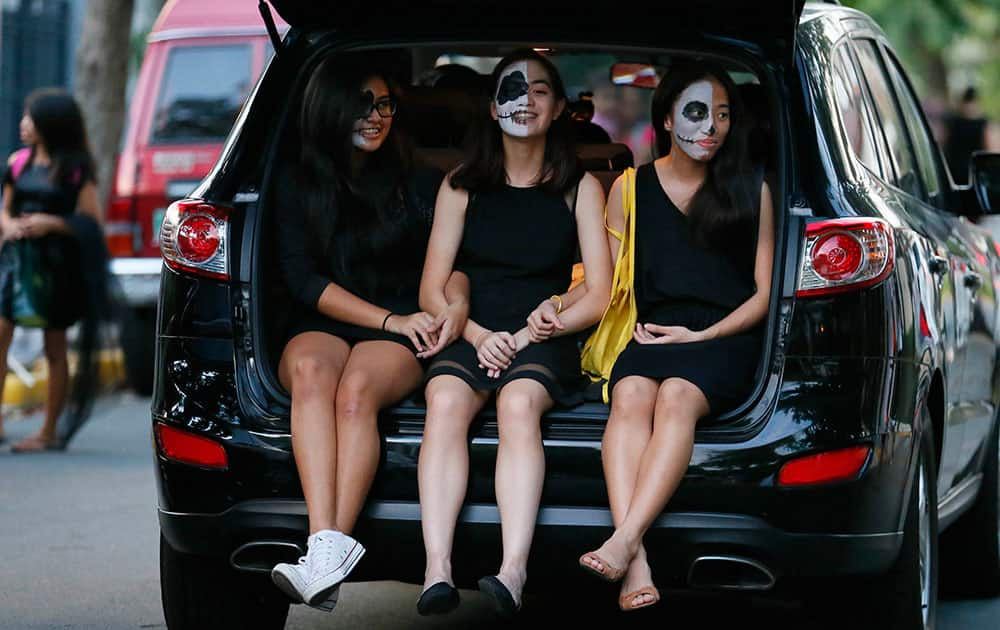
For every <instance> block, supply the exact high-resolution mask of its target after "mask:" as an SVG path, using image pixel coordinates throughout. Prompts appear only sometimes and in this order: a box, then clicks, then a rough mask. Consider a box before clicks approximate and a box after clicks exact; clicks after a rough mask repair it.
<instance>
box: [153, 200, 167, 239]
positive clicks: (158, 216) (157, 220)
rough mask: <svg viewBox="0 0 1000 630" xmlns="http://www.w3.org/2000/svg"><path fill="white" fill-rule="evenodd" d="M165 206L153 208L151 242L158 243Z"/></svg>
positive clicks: (165, 210)
mask: <svg viewBox="0 0 1000 630" xmlns="http://www.w3.org/2000/svg"><path fill="white" fill-rule="evenodd" d="M166 212H167V209H166V208H157V209H156V210H153V244H154V245H158V244H159V243H160V226H161V225H163V215H164V214H166Z"/></svg>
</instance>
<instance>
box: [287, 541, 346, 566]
mask: <svg viewBox="0 0 1000 630" xmlns="http://www.w3.org/2000/svg"><path fill="white" fill-rule="evenodd" d="M339 542H340V541H338V540H336V539H335V538H331V537H317V538H316V539H315V540H314V541H313V544H312V545H310V546H309V551H308V552H307V553H306V557H303V558H300V559H299V563H300V564H309V565H310V566H311V567H312V568H314V569H318V568H320V567H328V566H329V565H330V564H331V563H334V562H336V563H339V562H343V560H344V558H345V557H346V556H347V553H348V549H347V548H346V546H345V545H342V544H338V543H339Z"/></svg>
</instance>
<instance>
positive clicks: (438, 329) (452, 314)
mask: <svg viewBox="0 0 1000 630" xmlns="http://www.w3.org/2000/svg"><path fill="white" fill-rule="evenodd" d="M468 315H469V307H468V304H466V303H465V302H456V303H453V304H449V305H448V307H447V308H445V309H444V310H443V311H441V313H440V314H439V315H438V316H437V317H434V316H432V315H430V314H429V313H425V312H423V311H420V312H417V313H412V314H410V315H395V314H393V315H390V316H389V317H388V318H387V319H386V322H385V330H386V331H388V332H391V333H395V334H397V335H403V336H404V337H406V338H408V339H409V340H410V341H411V342H413V346H414V347H415V348H416V349H417V357H418V358H421V359H426V358H428V357H432V356H434V355H435V354H437V353H438V352H440V351H441V350H443V349H444V348H445V347H446V346H447V345H448V344H450V343H451V342H453V341H455V339H457V338H458V336H459V334H460V333H461V331H462V329H463V328H464V327H465V320H466V319H467V318H468Z"/></svg>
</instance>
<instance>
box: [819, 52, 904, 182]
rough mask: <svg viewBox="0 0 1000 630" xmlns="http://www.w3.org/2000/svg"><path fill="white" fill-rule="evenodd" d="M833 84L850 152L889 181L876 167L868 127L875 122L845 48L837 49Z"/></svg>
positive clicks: (877, 165)
mask: <svg viewBox="0 0 1000 630" xmlns="http://www.w3.org/2000/svg"><path fill="white" fill-rule="evenodd" d="M833 81H834V83H833V89H834V98H836V100H837V110H838V111H839V112H840V120H841V122H842V123H843V124H844V130H845V131H846V132H847V141H848V144H850V146H851V151H852V152H853V153H854V155H855V156H856V157H857V158H858V159H859V160H861V163H862V164H864V165H865V166H867V167H868V170H870V171H871V172H873V173H875V174H876V175H881V176H882V177H883V178H885V179H891V178H892V176H891V175H887V174H886V173H884V172H883V170H882V167H881V165H880V164H879V161H878V152H877V151H876V149H875V135H874V133H873V132H872V127H871V125H872V120H873V119H874V118H873V116H872V113H871V111H869V109H868V101H867V99H865V97H864V93H863V89H864V88H863V87H862V85H861V79H860V78H859V77H858V74H857V71H856V70H855V68H854V63H853V62H852V61H851V53H850V50H848V48H847V46H846V45H842V46H838V47H837V50H836V52H835V53H834V55H833ZM889 170H890V171H891V169H889Z"/></svg>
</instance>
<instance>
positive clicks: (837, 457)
mask: <svg viewBox="0 0 1000 630" xmlns="http://www.w3.org/2000/svg"><path fill="white" fill-rule="evenodd" d="M870 451H871V449H870V448H869V447H867V446H852V447H851V448H845V449H841V450H839V451H830V452H828V453H819V454H817V455H808V456H806V457H801V458H799V459H793V460H792V461H790V462H788V463H786V464H785V465H784V466H782V467H781V470H780V471H778V485H779V486H806V485H812V484H817V483H830V482H833V481H845V480H847V479H852V478H853V477H854V476H856V475H857V474H858V473H859V472H861V468H862V467H863V466H864V465H865V462H866V461H868V453H869V452H870Z"/></svg>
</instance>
